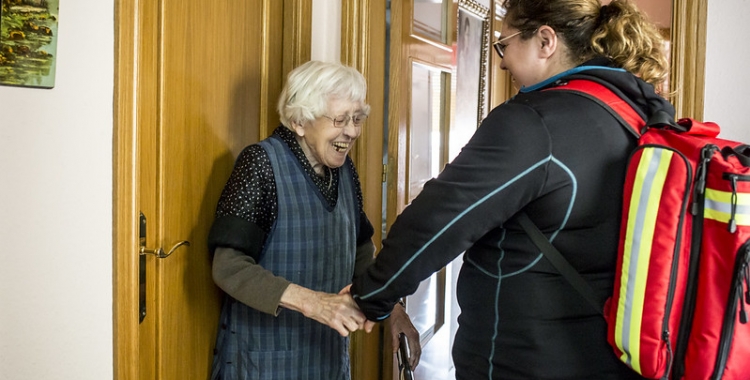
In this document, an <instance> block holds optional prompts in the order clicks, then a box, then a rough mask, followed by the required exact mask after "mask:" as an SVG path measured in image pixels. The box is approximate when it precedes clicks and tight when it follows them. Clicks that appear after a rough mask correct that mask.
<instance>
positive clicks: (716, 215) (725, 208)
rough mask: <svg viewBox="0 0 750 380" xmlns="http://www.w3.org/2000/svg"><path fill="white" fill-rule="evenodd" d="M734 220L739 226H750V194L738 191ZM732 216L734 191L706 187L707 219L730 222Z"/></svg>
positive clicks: (704, 214)
mask: <svg viewBox="0 0 750 380" xmlns="http://www.w3.org/2000/svg"><path fill="white" fill-rule="evenodd" d="M736 195H737V201H736V205H737V207H736V209H735V210H734V220H735V221H736V222H737V225H738V226H750V194H748V193H736ZM731 216H732V192H730V191H721V190H715V189H706V204H705V207H704V211H703V217H704V218H705V219H712V220H715V221H718V222H721V223H729V219H730V218H731Z"/></svg>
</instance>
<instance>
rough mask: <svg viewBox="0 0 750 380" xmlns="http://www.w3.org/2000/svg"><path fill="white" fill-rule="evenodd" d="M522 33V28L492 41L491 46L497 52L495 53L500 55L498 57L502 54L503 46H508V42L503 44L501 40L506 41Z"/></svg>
mask: <svg viewBox="0 0 750 380" xmlns="http://www.w3.org/2000/svg"><path fill="white" fill-rule="evenodd" d="M521 33H523V30H521V31H518V32H515V33H513V34H511V35H510V36H506V37H502V38H498V40H497V41H495V42H493V43H492V47H493V48H494V49H495V52H497V55H499V56H500V59H502V58H503V54H504V53H505V48H506V47H508V44H505V43H503V42H505V41H508V40H509V39H511V38H513V37H515V36H517V35H519V34H521Z"/></svg>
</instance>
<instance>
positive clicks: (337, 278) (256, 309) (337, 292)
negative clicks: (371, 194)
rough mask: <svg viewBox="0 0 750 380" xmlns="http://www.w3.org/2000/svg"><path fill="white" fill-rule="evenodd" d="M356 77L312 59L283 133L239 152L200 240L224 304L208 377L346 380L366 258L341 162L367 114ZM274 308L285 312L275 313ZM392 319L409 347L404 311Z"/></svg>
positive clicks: (352, 189)
mask: <svg viewBox="0 0 750 380" xmlns="http://www.w3.org/2000/svg"><path fill="white" fill-rule="evenodd" d="M365 95H366V84H365V80H364V77H363V76H362V75H361V74H360V73H359V72H357V71H356V70H355V69H353V68H351V67H346V66H343V65H340V64H335V63H324V62H316V61H311V62H308V63H306V64H304V65H302V66H300V67H298V68H296V69H295V70H293V71H292V72H291V73H290V74H289V77H288V79H287V83H286V85H285V87H284V89H283V91H282V93H281V96H280V99H279V105H278V111H279V115H280V118H281V123H282V124H283V125H282V126H279V127H278V128H276V130H275V131H274V133H273V135H272V136H270V137H269V138H267V139H265V140H263V141H261V142H260V143H258V144H253V145H250V146H248V147H247V148H245V149H244V151H243V152H242V153H241V154H240V155H239V157H238V158H237V162H236V164H235V167H234V171H233V172H232V174H231V176H230V178H229V180H228V182H227V184H226V186H225V188H224V191H223V193H222V195H221V198H220V199H219V203H218V207H217V211H216V220H215V222H214V224H213V226H212V228H211V232H210V234H209V246H210V247H209V248H210V250H211V252H213V255H214V256H213V277H214V281H215V282H216V284H217V285H218V286H219V287H220V288H221V289H222V290H224V292H226V294H227V297H226V299H225V302H224V306H223V308H222V313H221V322H220V326H219V335H218V338H217V343H216V350H215V357H214V363H213V371H212V372H213V373H212V379H233V380H234V379H243V380H244V379H247V380H254V379H274V380H284V379H287V380H302V379H310V380H314V379H319V380H348V379H349V378H350V370H349V341H348V335H349V333H350V332H352V331H355V330H357V329H360V328H363V327H367V328H368V330H369V329H371V327H372V325H371V324H367V325H366V324H365V322H366V319H365V317H364V315H363V314H362V313H361V312H360V311H359V309H358V308H357V306H356V304H355V303H354V301H353V299H352V298H351V296H350V295H349V294H348V285H349V284H350V283H351V279H352V276H353V275H354V274H355V273H358V272H361V271H362V270H363V268H365V267H366V265H367V264H369V263H370V262H371V261H372V259H373V253H374V248H375V247H374V244H373V242H372V235H373V227H372V225H371V224H370V222H369V221H368V219H367V216H366V215H365V213H364V211H363V209H362V193H361V189H360V184H359V179H358V176H357V172H356V170H355V168H354V164H353V163H352V160H351V159H350V158H349V157H348V156H347V153H349V150H350V149H351V148H352V146H354V141H355V140H356V139H357V137H359V135H360V133H361V130H362V126H363V124H364V122H365V120H366V119H367V115H368V112H369V106H368V105H367V104H366V103H365ZM283 309H289V310H287V311H284V310H283ZM391 319H392V322H391V323H390V326H391V330H392V334H396V335H397V334H398V333H399V332H405V333H407V335H408V336H410V337H411V343H412V346H413V347H415V348H416V350H415V351H416V352H417V355H415V356H414V358H413V360H414V364H416V360H417V359H418V352H419V349H418V333H417V331H416V329H414V327H413V326H412V324H411V322H410V321H409V318H408V316H407V315H406V313H405V312H404V310H403V308H400V307H399V308H397V311H396V312H395V313H394V314H393V317H392V318H391Z"/></svg>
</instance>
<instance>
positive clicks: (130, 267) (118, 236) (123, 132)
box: [112, 0, 312, 380]
mask: <svg viewBox="0 0 750 380" xmlns="http://www.w3.org/2000/svg"><path fill="white" fill-rule="evenodd" d="M152 1H153V0H115V67H114V72H115V75H114V111H113V129H114V131H113V136H114V139H113V140H114V141H113V192H114V201H113V207H112V211H113V230H112V233H113V235H112V238H113V242H112V247H113V268H112V277H113V335H114V336H113V356H114V357H113V366H114V371H113V374H114V379H115V380H120V379H127V380H130V379H138V378H139V371H140V367H139V365H138V364H137V363H138V357H139V316H138V307H139V299H138V298H139V292H138V280H139V278H138V276H139V267H138V254H137V252H138V250H139V242H138V236H137V234H138V215H139V203H138V199H139V190H138V184H139V178H140V176H139V163H138V153H139V152H138V144H137V141H138V133H139V117H141V114H140V113H141V112H143V111H142V110H141V106H142V103H143V102H144V100H143V99H141V91H142V88H143V87H144V86H155V83H141V80H142V79H143V77H142V71H144V70H148V69H149V68H147V67H144V66H145V65H150V64H153V62H150V61H148V59H150V58H149V57H143V56H142V55H141V52H142V51H143V50H142V49H145V48H144V46H143V44H144V43H145V42H144V39H142V36H141V35H140V34H141V33H142V32H143V31H142V30H141V28H142V26H143V24H144V18H147V17H150V15H149V14H148V13H147V11H146V8H145V7H146V4H149V3H151V2H152ZM160 1H164V0H160ZM261 1H262V9H261V12H262V13H263V20H266V21H268V22H265V23H264V26H263V28H264V32H263V36H262V40H263V43H262V45H263V51H264V54H263V57H266V58H264V59H263V60H262V69H261V71H262V75H261V83H260V85H261V94H263V98H262V99H261V110H260V114H259V120H258V123H259V125H261V126H267V128H259V130H260V135H261V136H259V138H264V137H265V136H266V135H267V134H269V133H270V132H269V131H270V130H273V128H274V127H275V126H276V124H277V123H276V121H277V120H278V116H277V115H276V99H277V98H278V94H279V93H280V91H281V83H282V80H283V78H284V76H285V75H286V73H287V72H288V71H289V70H291V68H292V67H295V66H297V65H299V64H300V63H302V62H305V61H307V60H309V59H310V36H311V25H312V23H311V20H312V0H284V3H283V7H278V6H273V5H272V4H274V3H276V2H277V1H278V0H261ZM276 4H278V3H276ZM151 21H153V20H151ZM271 21H276V22H277V23H275V24H274V23H273V22H271ZM278 23H282V24H283V28H284V29H283V38H284V44H283V45H284V46H285V49H284V50H283V62H284V64H283V65H282V67H278V65H275V64H271V62H270V57H272V56H278V52H279V51H280V50H281V49H282V47H281V46H280V45H282V44H279V43H277V42H275V41H272V39H273V40H275V39H276V37H275V36H277V33H275V32H274V33H272V32H271V29H270V28H271V27H272V25H278ZM274 54H276V55H274ZM151 58H153V57H151ZM144 60H146V61H145V62H144ZM154 80H157V79H154Z"/></svg>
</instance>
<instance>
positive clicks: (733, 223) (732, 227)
mask: <svg viewBox="0 0 750 380" xmlns="http://www.w3.org/2000/svg"><path fill="white" fill-rule="evenodd" d="M721 178H723V179H725V180H728V181H731V183H732V197H731V212H730V214H729V225H728V226H727V229H728V230H729V232H731V233H735V232H737V218H736V217H737V181H750V176H749V175H739V174H734V173H724V174H723V175H722V176H721Z"/></svg>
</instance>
